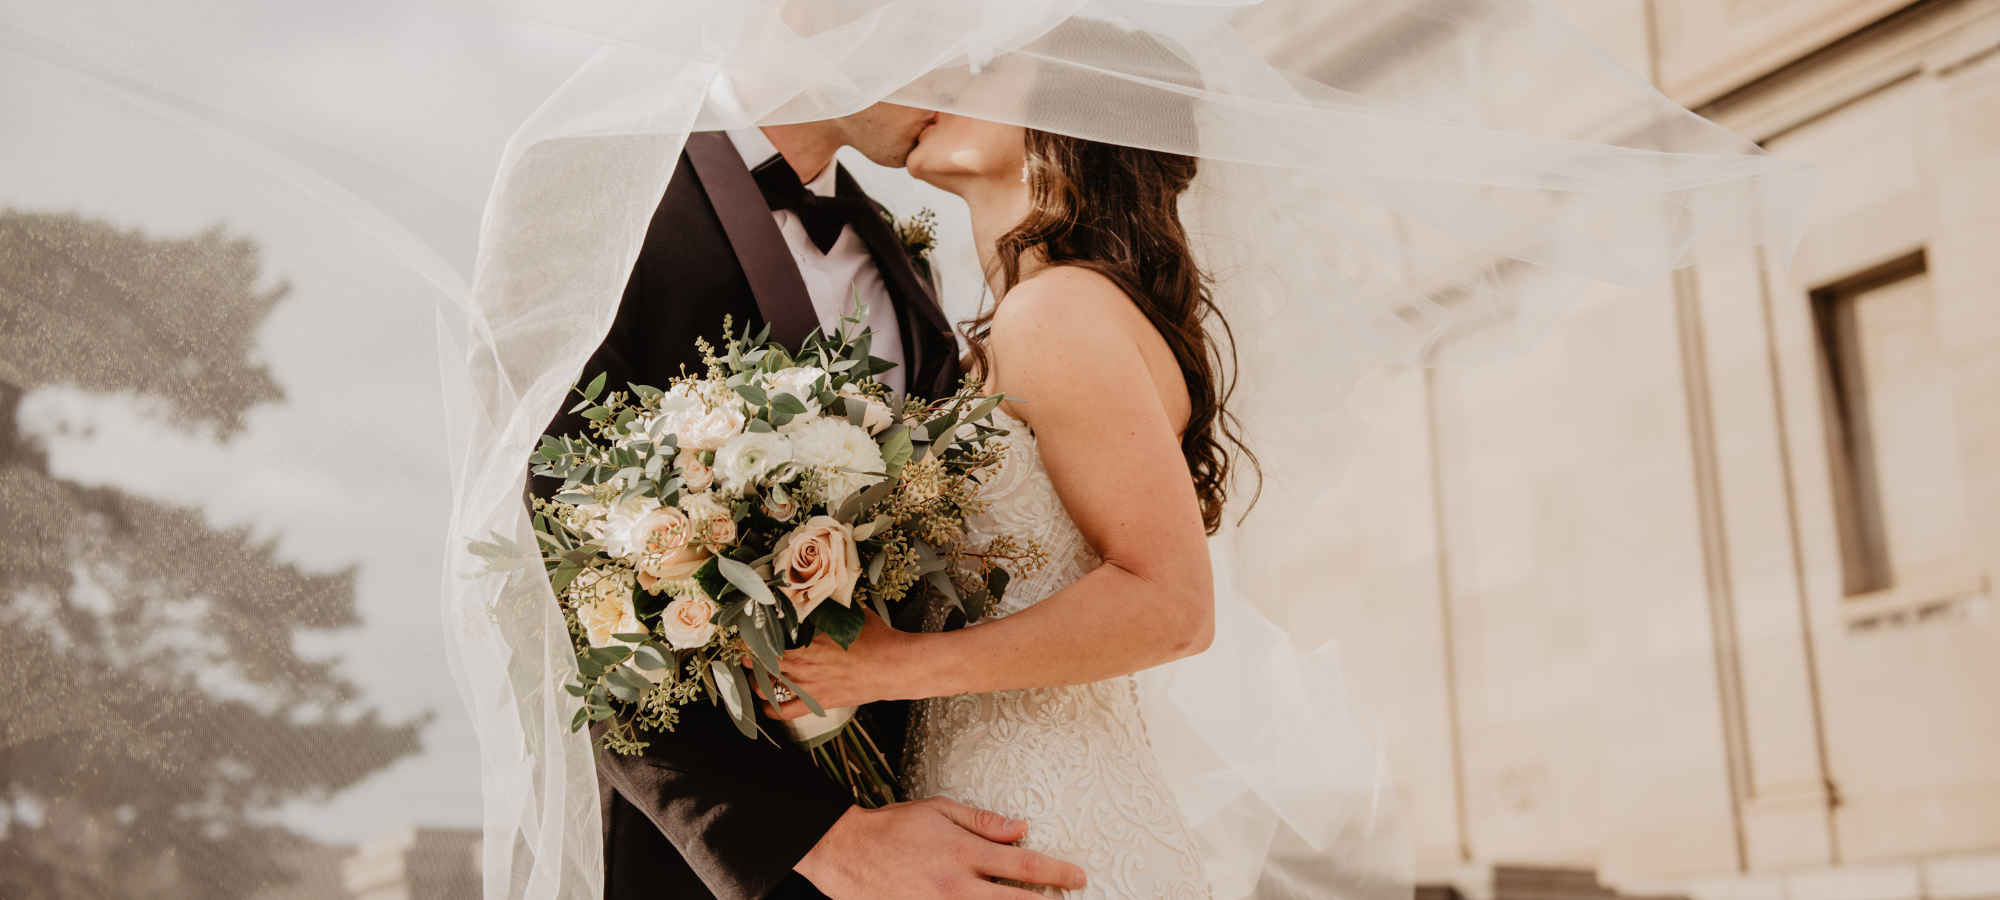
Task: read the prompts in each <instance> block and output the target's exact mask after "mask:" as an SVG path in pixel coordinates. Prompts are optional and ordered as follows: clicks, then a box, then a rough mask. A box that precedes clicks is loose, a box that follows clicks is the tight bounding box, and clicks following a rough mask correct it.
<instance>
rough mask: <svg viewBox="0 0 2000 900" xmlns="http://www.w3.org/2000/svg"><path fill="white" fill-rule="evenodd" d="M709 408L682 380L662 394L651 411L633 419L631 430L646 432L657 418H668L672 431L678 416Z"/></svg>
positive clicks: (669, 428)
mask: <svg viewBox="0 0 2000 900" xmlns="http://www.w3.org/2000/svg"><path fill="white" fill-rule="evenodd" d="M707 409H708V408H707V407H706V406H704V405H703V404H702V402H701V398H700V397H698V396H696V395H695V393H694V391H693V389H691V388H689V387H688V385H687V383H686V382H682V383H680V384H677V385H674V386H673V387H672V388H671V389H669V390H668V391H667V392H666V393H665V394H662V395H660V399H659V401H658V402H656V403H655V404H654V405H653V411H652V412H651V413H648V414H646V415H643V416H640V417H638V418H636V419H633V420H632V425H631V427H630V429H629V430H630V431H632V432H633V433H635V434H638V433H646V432H649V431H651V429H652V427H653V422H654V421H655V420H657V419H666V420H668V430H670V431H671V430H672V428H673V424H674V423H675V422H677V421H678V417H682V416H686V415H688V414H689V413H694V414H700V413H703V412H706V411H707Z"/></svg>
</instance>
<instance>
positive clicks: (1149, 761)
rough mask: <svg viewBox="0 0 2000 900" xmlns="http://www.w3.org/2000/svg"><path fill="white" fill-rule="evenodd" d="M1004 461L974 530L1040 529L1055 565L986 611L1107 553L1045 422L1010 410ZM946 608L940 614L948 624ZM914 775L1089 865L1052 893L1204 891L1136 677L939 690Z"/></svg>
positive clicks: (982, 533)
mask: <svg viewBox="0 0 2000 900" xmlns="http://www.w3.org/2000/svg"><path fill="white" fill-rule="evenodd" d="M996 418H1003V419H1005V420H1006V421H1005V422H1004V423H1003V425H1004V426H1005V427H1007V428H1008V429H1009V430H1010V431H1011V432H1012V433H1011V434H1009V435H1008V436H1007V437H1005V438H1002V439H1001V440H1004V441H1006V442H1007V462H1006V464H1005V465H1004V466H1003V467H1002V468H1001V470H1000V471H999V472H997V473H995V474H994V476H993V478H992V480H990V481H989V482H988V483H987V484H986V486H985V488H984V489H983V490H982V496H983V497H985V499H986V500H987V501H989V503H990V504H991V506H990V507H989V508H988V509H987V511H986V513H984V514H983V515H981V516H978V517H976V518H975V519H973V520H972V521H971V522H970V523H969V527H970V535H971V537H972V539H973V541H974V542H975V543H983V542H984V540H990V539H991V538H992V537H993V536H995V535H997V534H1000V533H1006V534H1011V535H1013V536H1015V537H1017V538H1022V539H1030V538H1031V539H1033V540H1035V541H1038V542H1040V544H1041V545H1042V547H1043V549H1044V550H1046V551H1047V552H1048V561H1049V562H1048V565H1046V566H1044V567H1042V568H1041V569H1040V570H1038V571H1036V572H1033V573H1030V574H1028V575H1025V576H1022V577H1019V578H1016V579H1014V581H1013V583H1012V584H1011V585H1010V586H1009V587H1008V590H1007V595H1006V597H1005V598H1004V599H1003V600H1002V602H1001V603H1000V604H999V605H998V606H997V607H996V608H995V609H994V610H992V611H991V612H990V613H989V614H988V615H989V617H990V618H997V617H999V616H1005V615H1010V614H1012V613H1016V612H1019V611H1021V610H1023V609H1026V608H1027V607H1029V606H1031V605H1033V604H1034V603H1035V602H1037V601H1039V600H1041V599H1042V598H1044V597H1047V596H1049V595H1050V594H1053V593H1055V592H1056V591H1058V590H1061V589H1062V588H1064V587H1066V586H1068V585H1069V584H1070V583H1072V582H1074V581H1076V580H1077V579H1079V578H1082V577H1083V576H1084V575H1085V574H1087V573H1089V572H1090V571H1091V570H1092V569H1095V568H1097V567H1098V566H1099V565H1101V564H1102V563H1103V560H1102V559H1101V558H1099V557H1098V555H1097V553H1096V551H1095V550H1093V549H1092V548H1091V547H1090V545H1089V543H1088V542H1086V541H1085V540H1084V539H1083V534H1082V532H1080V531H1078V530H1077V527H1076V523H1075V522H1074V521H1072V520H1071V519H1070V517H1069V513H1068V511H1066V510H1064V509H1063V506H1062V501H1061V500H1060V499H1059V498H1058V497H1057V496H1056V492H1055V486H1054V485H1053V484H1051V483H1050V481H1049V477H1048V473H1047V472H1046V471H1044V469H1043V468H1042V461H1041V456H1040V454H1039V453H1038V452H1037V449H1036V445H1035V439H1034V435H1033V434H1032V433H1030V432H1029V431H1028V428H1027V426H1026V425H1025V424H1022V423H1021V422H1020V421H1019V420H1018V419H1013V418H1012V417H1011V416H1006V414H1004V413H1000V414H998V416H996ZM937 625H938V623H937V622H932V623H930V627H932V628H935V627H937ZM909 748H910V749H909V753H908V756H907V758H906V759H905V762H904V767H903V772H904V775H903V781H904V787H905V789H906V790H907V791H908V795H909V796H911V797H930V796H935V795H938V794H943V795H945V796H948V797H951V798H952V799H954V800H957V801H959V802H961V803H965V804H968V805H971V806H977V807H981V808H984V809H989V810H992V811H994V812H997V813H1000V814H1002V815H1006V816H1010V817H1013V818H1016V819H1021V820H1023V821H1026V822H1027V823H1028V836H1027V838H1026V839H1024V840H1022V841H1021V843H1020V845H1021V846H1023V847H1026V848H1028V849H1030V850H1034V851H1036V852H1038V853H1044V854H1047V855H1049V856H1053V857H1057V858H1059V859H1063V860H1067V861H1069V862H1072V863H1075V864H1077V865H1079V866H1081V867H1083V869H1084V870H1085V871H1086V872H1088V873H1089V875H1090V883H1089V885H1088V886H1087V887H1086V888H1084V889H1083V890H1081V891H1057V890H1054V889H1051V888H1037V889H1038V890H1040V891H1042V892H1043V893H1045V894H1049V895H1051V896H1064V897H1074V898H1078V900H1083V898H1090V900H1096V898H1107V900H1109V898H1119V900H1127V898H1164V900H1205V898H1207V897H1209V896H1210V892H1209V887H1208V880H1207V877H1206V876H1205V874H1204V873H1203V871H1202V866H1201V859H1200V857H1199V856H1198V855H1197V853H1196V851H1195V848H1194V844H1193V842H1192V841H1191V840H1190V839H1189V838H1188V833H1187V827H1186V825H1185V823H1184V822H1183V821H1182V819H1181V811H1180V807H1179V806H1178V805H1176V803H1175V801H1174V798H1173V796H1172V794H1170V793H1169V792H1168V790H1167V788H1166V787H1165V782H1164V779H1162V778H1161V776H1160V771H1159V765H1158V763H1157V762H1156V761H1155V760H1154V757H1153V749H1152V745H1151V744H1150V743H1149V742H1148V741H1147V738H1146V729H1145V723H1144V721H1143V720H1142V719H1141V718H1140V715H1139V703H1138V696H1137V692H1136V688H1135V687H1134V684H1133V681H1132V679H1131V677H1129V676H1126V677H1120V678H1113V679H1109V680H1106V681H1099V682H1095V683H1092V684H1081V685H1071V686H1068V687H1057V688H1035V689H1030V690H1016V691H996V692H994V693H990V694H963V695H960V696H957V697H939V698H933V699H930V700H924V701H920V702H918V703H916V704H915V705H914V710H913V713H912V719H911V723H910V742H909Z"/></svg>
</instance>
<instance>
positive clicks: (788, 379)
mask: <svg viewBox="0 0 2000 900" xmlns="http://www.w3.org/2000/svg"><path fill="white" fill-rule="evenodd" d="M824 377H826V370H825V369H819V368H814V367H812V366H794V367H792V368H789V369H779V370H778V371H776V372H772V373H771V374H769V375H765V376H764V377H763V378H761V379H759V380H760V381H762V382H763V385H764V393H765V394H766V395H768V396H769V397H771V398H772V399H776V398H777V396H778V395H779V394H790V395H792V396H793V397H795V398H797V399H798V401H799V402H800V403H803V404H805V407H806V412H805V415H804V416H800V417H799V418H800V419H804V418H806V417H807V416H817V415H819V396H818V394H816V393H815V392H814V391H813V384H814V383H815V382H817V381H818V380H819V379H821V378H824ZM794 421H796V420H794Z"/></svg>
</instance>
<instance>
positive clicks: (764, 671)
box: [750, 657, 778, 706]
mask: <svg viewBox="0 0 2000 900" xmlns="http://www.w3.org/2000/svg"><path fill="white" fill-rule="evenodd" d="M750 674H751V675H753V676H755V677H756V679H757V686H758V687H760V688H763V691H762V692H761V693H762V694H763V695H764V698H765V699H767V700H771V705H772V706H777V705H778V702H777V701H776V700H773V699H771V698H774V697H776V696H778V692H777V691H775V690H772V689H771V670H770V669H768V668H765V666H764V664H763V663H761V662H758V661H757V658H756V657H751V658H750Z"/></svg>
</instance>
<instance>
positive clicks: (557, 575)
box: [549, 560, 583, 594]
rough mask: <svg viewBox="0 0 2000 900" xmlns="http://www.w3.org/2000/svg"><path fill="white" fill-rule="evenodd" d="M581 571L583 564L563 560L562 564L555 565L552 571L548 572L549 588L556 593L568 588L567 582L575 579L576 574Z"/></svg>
mask: <svg viewBox="0 0 2000 900" xmlns="http://www.w3.org/2000/svg"><path fill="white" fill-rule="evenodd" d="M582 571H583V566H581V565H578V564H577V563H573V562H570V561H568V560H564V561H563V563H562V565H559V566H556V570H555V571H554V572H551V573H549V590H552V591H554V592H556V593H557V594H561V593H562V592H563V591H566V590H568V589H569V583H570V582H572V581H575V580H576V576H577V574H578V573H581V572H582Z"/></svg>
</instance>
